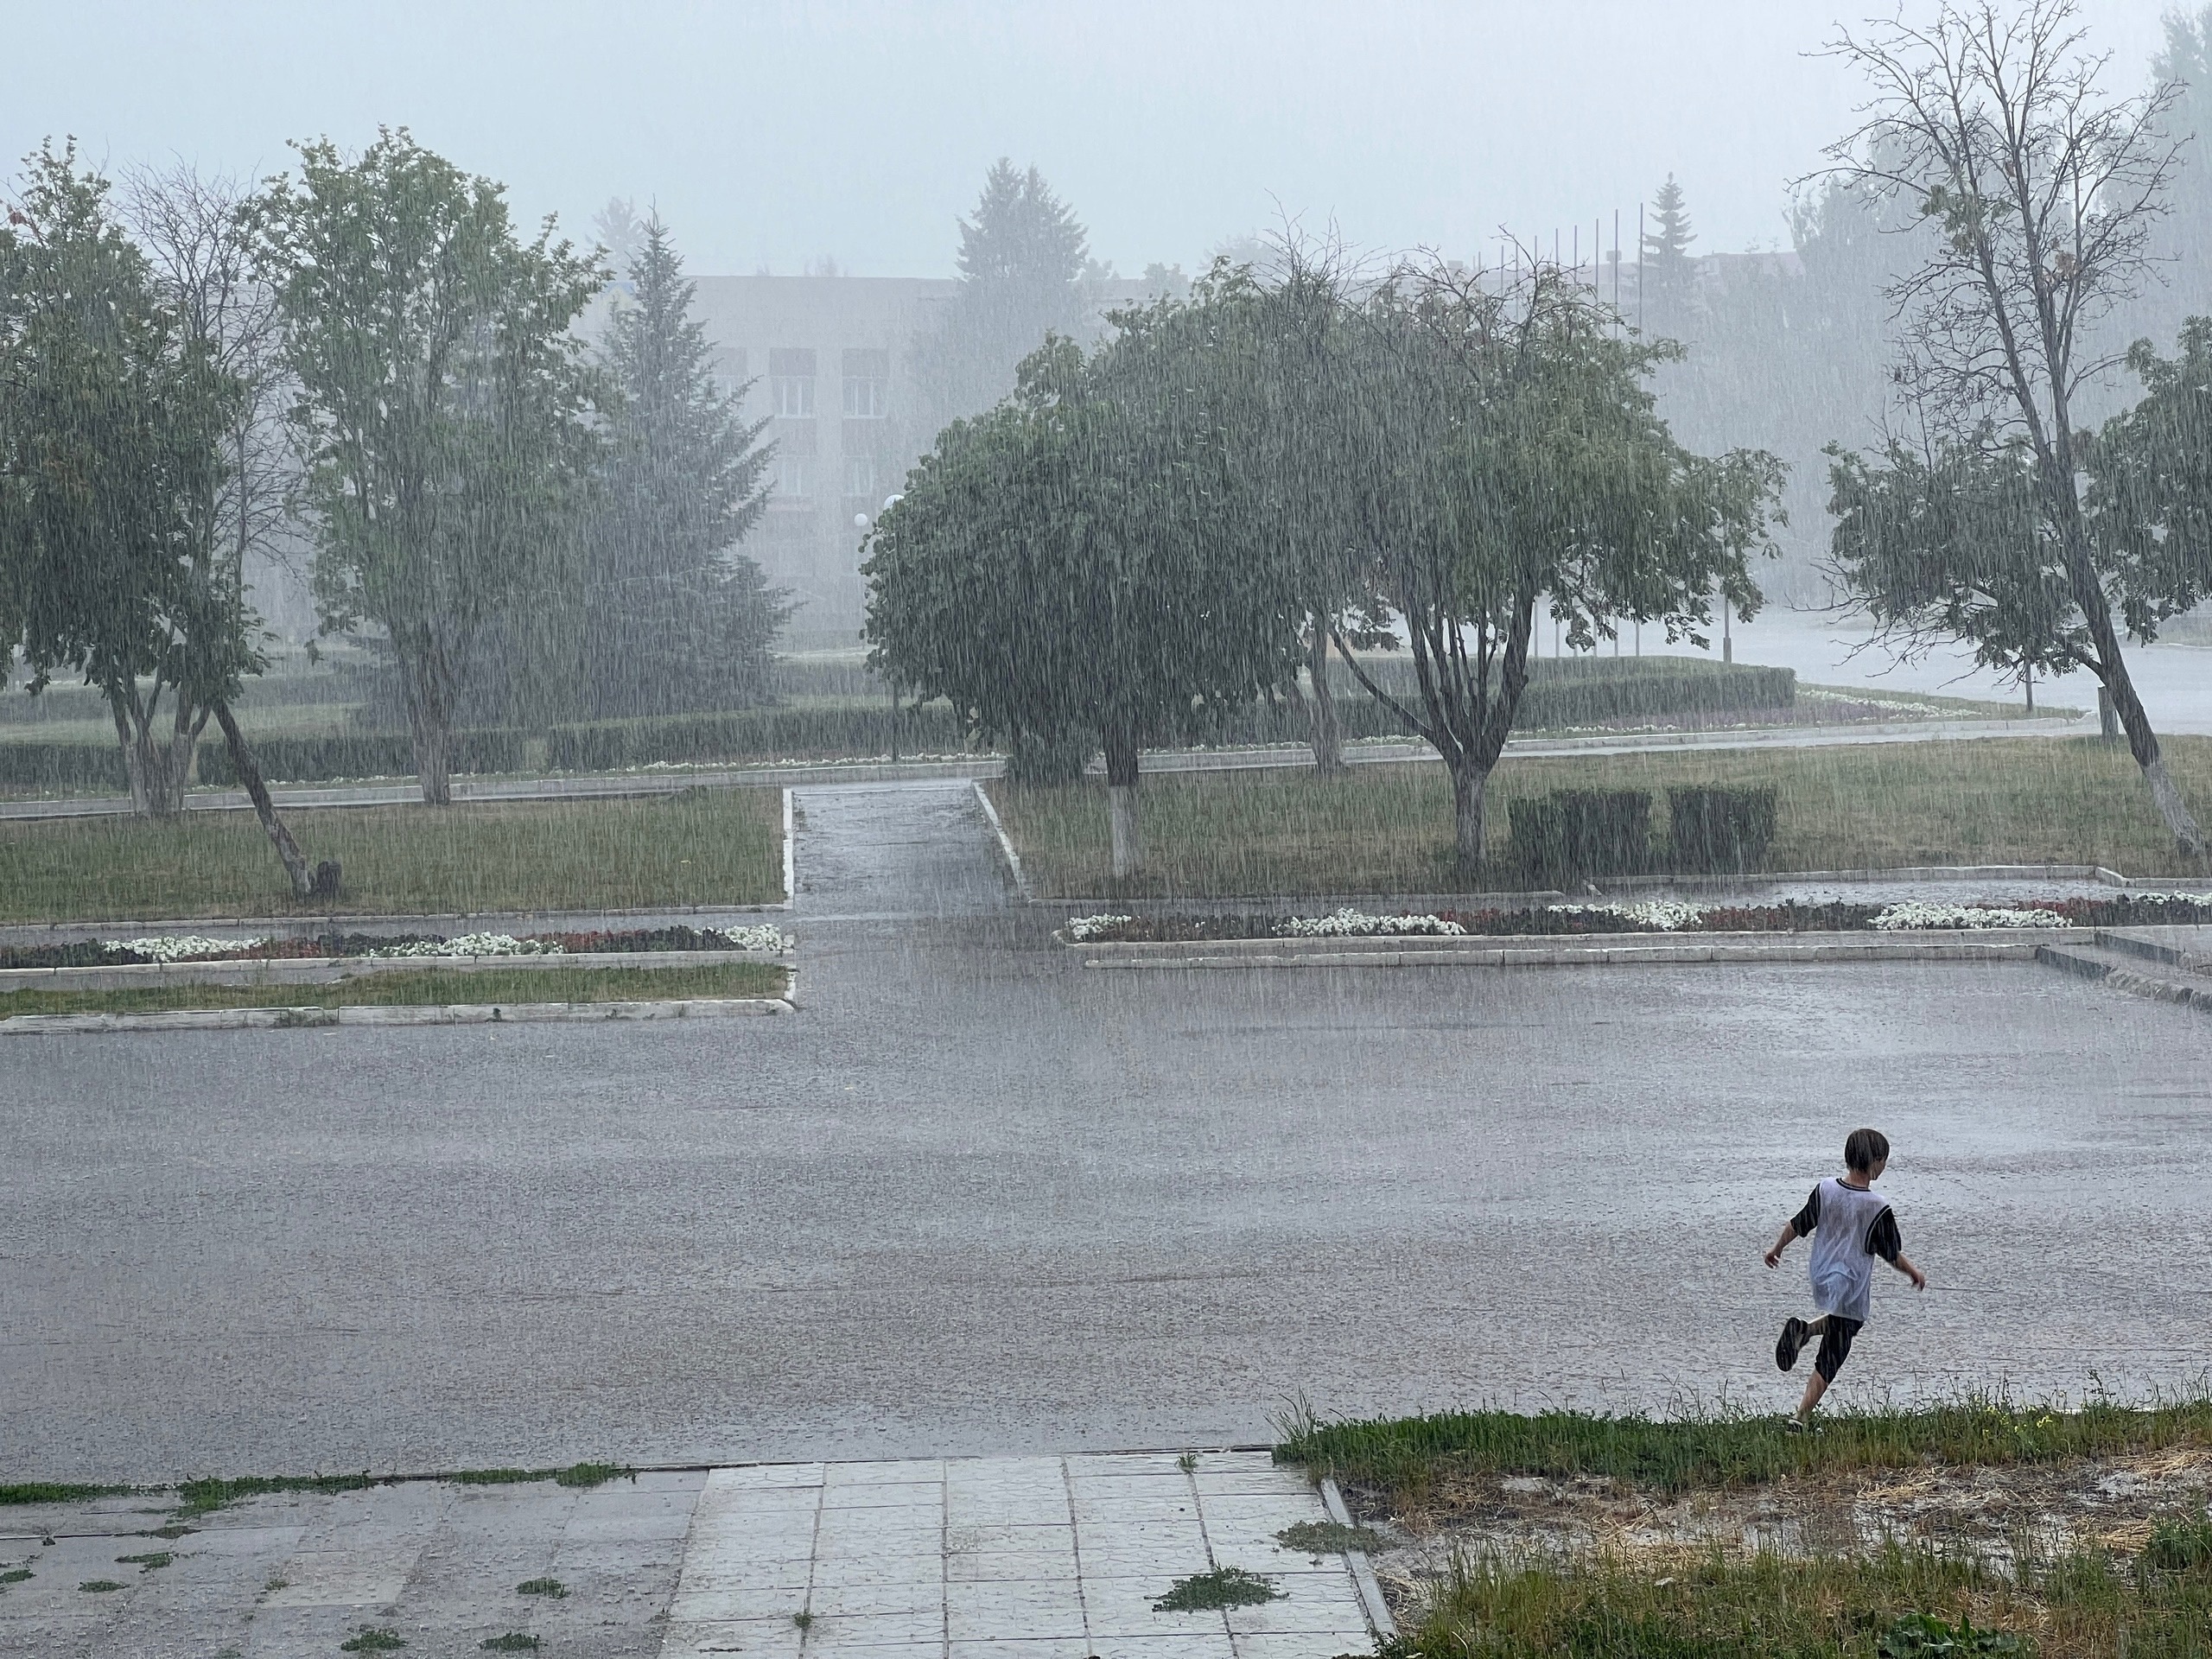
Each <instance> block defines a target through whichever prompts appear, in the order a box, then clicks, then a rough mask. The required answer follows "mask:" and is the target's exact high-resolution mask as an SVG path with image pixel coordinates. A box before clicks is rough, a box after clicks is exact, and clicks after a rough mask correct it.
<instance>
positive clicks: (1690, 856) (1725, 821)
mask: <svg viewBox="0 0 2212 1659" xmlns="http://www.w3.org/2000/svg"><path fill="white" fill-rule="evenodd" d="M1779 800H1780V797H1779V795H1778V794H1777V791H1776V790H1775V788H1774V786H1773V785H1771V784H1763V785H1753V786H1751V788H1748V789H1724V788H1719V787H1717V786H1712V785H1687V786H1678V787H1675V788H1673V789H1669V791H1667V834H1668V861H1669V865H1670V866H1671V867H1672V868H1675V869H1676V870H1683V871H1689V870H1698V871H1714V872H1722V873H1728V874H1740V873H1741V872H1743V871H1745V870H1756V869H1758V868H1760V867H1761V866H1762V865H1763V864H1764V861H1765V860H1766V850H1767V849H1768V848H1769V847H1770V846H1771V845H1772V844H1773V842H1774V827H1775V822H1776V815H1777V811H1778V810H1779V805H1778V803H1779Z"/></svg>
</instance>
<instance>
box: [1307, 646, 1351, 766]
mask: <svg viewBox="0 0 2212 1659" xmlns="http://www.w3.org/2000/svg"><path fill="white" fill-rule="evenodd" d="M1307 665H1308V667H1309V668H1310V670H1311V671H1312V673H1313V712H1312V714H1311V715H1310V718H1311V720H1312V721H1313V769H1314V771H1316V772H1323V773H1327V772H1341V771H1342V770H1343V769H1344V734H1343V733H1342V732H1341V731H1340V730H1339V729H1338V725H1337V700H1336V698H1335V696H1333V695H1332V693H1331V691H1330V690H1329V630H1328V629H1327V628H1326V627H1325V626H1323V625H1322V620H1321V619H1320V618H1319V616H1316V617H1315V618H1314V619H1313V644H1312V645H1311V647H1310V648H1309V650H1308V652H1307Z"/></svg>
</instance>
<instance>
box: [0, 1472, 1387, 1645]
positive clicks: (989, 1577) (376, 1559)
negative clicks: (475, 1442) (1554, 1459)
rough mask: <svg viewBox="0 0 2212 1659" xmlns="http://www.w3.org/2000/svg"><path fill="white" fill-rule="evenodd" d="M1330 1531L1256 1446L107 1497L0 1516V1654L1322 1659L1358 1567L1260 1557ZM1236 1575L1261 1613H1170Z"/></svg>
mask: <svg viewBox="0 0 2212 1659" xmlns="http://www.w3.org/2000/svg"><path fill="white" fill-rule="evenodd" d="M1186 1461H1187V1464H1188V1466H1185V1463H1186ZM1326 1519H1327V1513H1326V1511H1325V1509H1324V1507H1323V1505H1322V1502H1321V1500H1320V1498H1319V1497H1318V1496H1317V1495H1316V1494H1315V1492H1314V1491H1313V1489H1312V1487H1310V1486H1309V1485H1308V1484H1306V1480H1305V1478H1304V1477H1303V1476H1302V1475H1301V1474H1300V1473H1299V1472H1298V1471H1294V1470H1287V1469H1279V1468H1276V1467H1274V1465H1272V1463H1271V1462H1270V1460H1269V1459H1268V1455H1267V1454H1266V1453H1265V1452H1203V1453H1198V1454H1194V1455H1192V1457H1191V1458H1190V1459H1187V1460H1185V1459H1179V1458H1178V1457H1177V1455H1176V1454H1174V1453H1173V1452H1149V1453H1141V1454H1114V1453H1105V1454H1096V1455H1092V1456H1087V1457H1065V1458H1061V1457H1038V1458H965V1459H918V1460H906V1461H899V1462H880V1463H827V1464H824V1463H811V1464H783V1465H774V1464H769V1465H749V1466H746V1467H738V1468H722V1469H715V1470H711V1471H688V1472H674V1473H646V1474H641V1475H639V1476H637V1477H636V1478H634V1479H616V1480H613V1481H611V1482H609V1483H607V1484H604V1485H601V1486H597V1487H593V1488H590V1489H588V1490H582V1491H576V1490H570V1489H567V1488H563V1487H561V1486H557V1485H556V1484H553V1483H552V1482H550V1481H536V1482H529V1483H523V1484H510V1485H462V1484H449V1483H445V1482H434V1481H422V1482H410V1483H406V1484H399V1485H393V1486H383V1487H376V1488H372V1489H369V1490H367V1491H356V1492H345V1493H339V1494H335V1495H327V1496H318V1495H313V1494H304V1495H283V1496H277V1497H261V1498H256V1499H251V1500H249V1501H246V1502H245V1503H239V1504H238V1505H235V1506H233V1507H232V1508H230V1509H226V1510H219V1511H217V1512H215V1513H214V1514H213V1515H210V1516H204V1517H199V1518H197V1519H194V1520H192V1521H190V1522H185V1523H184V1524H185V1525H187V1526H188V1527H190V1528H192V1529H193V1530H188V1531H184V1532H181V1533H177V1532H176V1531H175V1526H173V1525H172V1526H171V1527H169V1528H168V1531H169V1532H171V1533H172V1534H174V1535H169V1536H162V1535H157V1534H156V1531H155V1529H159V1528H162V1527H163V1524H164V1522H168V1520H169V1512H168V1506H166V1505H162V1504H160V1503H158V1502H157V1500H156V1499H154V1498H150V1497H132V1498H111V1499H106V1500H103V1501H101V1502H99V1503H92V1504H78V1505H67V1506H53V1507H48V1508H45V1509H39V1510H0V1575H4V1574H6V1573H9V1572H10V1571H11V1570H22V1569H25V1568H27V1569H28V1570H29V1574H30V1576H29V1577H28V1578H23V1579H19V1580H16V1581H15V1582H13V1583H11V1584H7V1585H5V1586H4V1588H0V1651H5V1652H8V1653H11V1654H12V1653H24V1654H37V1655H40V1656H48V1655H51V1656H56V1659H59V1656H64V1655H67V1656H70V1659H160V1656H168V1655H178V1656H185V1655H189V1656H193V1659H213V1656H222V1655H229V1656H232V1659H309V1656H315V1659H322V1656H333V1655H335V1654H337V1653H339V1652H340V1650H341V1644H342V1643H346V1642H349V1641H357V1640H359V1637H360V1633H361V1632H362V1631H363V1630H379V1631H384V1632H388V1633H389V1635H390V1636H391V1638H392V1639H393V1640H395V1641H397V1642H404V1643H406V1649H405V1650H406V1651H407V1652H408V1654H409V1655H410V1659H413V1656H433V1655H454V1656H459V1655H462V1654H469V1655H474V1654H477V1653H480V1652H481V1651H483V1650H484V1648H485V1645H486V1643H490V1642H495V1641H498V1640H499V1638H501V1637H506V1638H508V1639H509V1646H510V1647H511V1648H512V1649H514V1650H518V1651H523V1650H529V1649H530V1647H531V1646H533V1645H534V1646H535V1649H536V1650H537V1652H539V1653H541V1654H543V1655H545V1656H548V1659H553V1656H563V1655H579V1656H582V1655H590V1656H594V1659H599V1656H625V1655H638V1656H645V1655H654V1654H658V1655H660V1656H663V1659H694V1656H704V1655H708V1654H730V1653H736V1654H744V1655H747V1656H754V1659H816V1656H819V1659H838V1656H842V1655H847V1654H851V1655H855V1656H867V1659H1090V1656H1096V1659H1331V1656H1333V1655H1338V1654H1343V1653H1347V1652H1364V1651H1367V1650H1368V1649H1370V1648H1371V1647H1372V1645H1373V1640H1374V1638H1373V1636H1372V1634H1371V1633H1370V1629H1369V1626H1368V1623H1367V1618H1366V1616H1365V1614H1364V1613H1363V1609H1362V1604H1361V1600H1360V1597H1359V1594H1358V1591H1357V1586H1356V1585H1355V1583H1354V1580H1353V1578H1352V1575H1351V1571H1350V1569H1349V1567H1348V1564H1347V1562H1346V1560H1345V1558H1344V1557H1343V1556H1341V1555H1335V1554H1329V1555H1320V1556H1316V1555H1313V1554H1306V1553H1304V1552H1300V1551H1295V1550H1291V1549H1287V1548H1284V1547H1283V1546H1282V1545H1281V1542H1280V1541H1278V1539H1277V1537H1276V1535H1277V1534H1278V1533H1280V1532H1281V1531H1282V1530H1283V1529H1285V1528H1287V1527H1289V1526H1292V1525H1294V1524H1296V1523H1298V1522H1320V1521H1325V1520H1326ZM48 1540H51V1541H50V1542H49V1541H48ZM1222 1567H1241V1568H1243V1569H1245V1570H1246V1571H1248V1572H1251V1573H1258V1574H1261V1575H1262V1576H1263V1577H1265V1578H1266V1579H1267V1580H1268V1582H1269V1585H1270V1586H1271V1587H1272V1588H1273V1589H1274V1592H1275V1598H1274V1599H1271V1600H1268V1601H1265V1602H1262V1603H1258V1604H1255V1605H1247V1606H1243V1607H1237V1608H1233V1609H1230V1610H1228V1611H1208V1612H1166V1613H1163V1612H1160V1611H1156V1609H1155V1607H1154V1604H1155V1603H1156V1602H1158V1601H1159V1600H1160V1599H1162V1598H1163V1597H1165V1596H1166V1594H1167V1592H1168V1591H1169V1589H1170V1588H1171V1586H1173V1585H1174V1584H1175V1583H1176V1581H1177V1580H1182V1579H1185V1578H1189V1577H1192V1576H1193V1575H1196V1574H1200V1573H1209V1572H1212V1571H1214V1570H1216V1569H1218V1568H1222ZM100 1584H107V1585H111V1586H115V1587H114V1588H111V1589H107V1590H97V1589H87V1588H86V1587H85V1586H88V1585H100ZM518 1586H534V1589H533V1591H532V1592H530V1593H524V1592H523V1591H522V1590H521V1589H520V1588H518ZM532 1637H534V1638H536V1641H535V1643H534V1644H533V1643H528V1642H527V1641H526V1638H532ZM518 1638H522V1639H518ZM354 1650H355V1651H368V1650H373V1649H360V1648H357V1649H354ZM493 1650H494V1651H497V1650H499V1649H493Z"/></svg>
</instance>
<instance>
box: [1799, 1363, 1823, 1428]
mask: <svg viewBox="0 0 2212 1659" xmlns="http://www.w3.org/2000/svg"><path fill="white" fill-rule="evenodd" d="M1827 1391H1828V1380H1827V1378H1826V1377H1825V1376H1821V1374H1820V1373H1819V1372H1818V1371H1815V1372H1814V1373H1813V1374H1812V1375H1811V1376H1808V1377H1807V1378H1806V1379H1805V1397H1804V1398H1803V1399H1802V1400H1800V1401H1799V1402H1797V1421H1799V1422H1801V1423H1809V1422H1811V1421H1813V1408H1814V1407H1815V1406H1817V1405H1819V1404H1820V1403H1821V1395H1824V1394H1826V1393H1827Z"/></svg>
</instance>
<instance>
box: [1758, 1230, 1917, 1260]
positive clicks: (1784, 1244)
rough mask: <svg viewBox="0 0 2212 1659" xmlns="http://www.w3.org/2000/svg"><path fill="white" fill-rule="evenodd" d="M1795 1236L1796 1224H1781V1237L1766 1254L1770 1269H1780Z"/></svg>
mask: <svg viewBox="0 0 2212 1659" xmlns="http://www.w3.org/2000/svg"><path fill="white" fill-rule="evenodd" d="M1796 1236H1797V1224H1796V1222H1795V1221H1785V1222H1783V1224H1782V1236H1781V1237H1779V1238H1777V1239H1776V1240H1775V1241H1774V1248H1773V1249H1770V1250H1769V1251H1768V1252H1767V1253H1766V1264H1767V1266H1769V1267H1770V1268H1778V1267H1780V1266H1781V1265H1782V1253H1783V1251H1784V1250H1786V1249H1789V1241H1790V1240H1791V1239H1793V1238H1795V1237H1796ZM1899 1259H1900V1260H1902V1259H1903V1258H1902V1257H1900V1258H1899Z"/></svg>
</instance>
